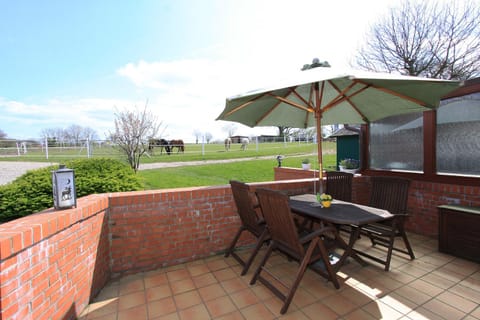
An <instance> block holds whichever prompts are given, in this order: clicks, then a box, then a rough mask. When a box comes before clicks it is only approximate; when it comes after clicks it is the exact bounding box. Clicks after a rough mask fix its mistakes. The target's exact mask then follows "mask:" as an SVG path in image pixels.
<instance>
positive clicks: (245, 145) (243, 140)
mask: <svg viewBox="0 0 480 320" xmlns="http://www.w3.org/2000/svg"><path fill="white" fill-rule="evenodd" d="M240 143H241V144H242V145H241V146H240V149H242V150H243V151H245V150H247V146H248V144H249V143H250V140H248V138H242V140H240Z"/></svg>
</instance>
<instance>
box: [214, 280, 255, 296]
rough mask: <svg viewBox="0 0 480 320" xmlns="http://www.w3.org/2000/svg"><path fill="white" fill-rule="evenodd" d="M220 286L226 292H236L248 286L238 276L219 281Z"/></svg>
mask: <svg viewBox="0 0 480 320" xmlns="http://www.w3.org/2000/svg"><path fill="white" fill-rule="evenodd" d="M220 284H221V286H222V287H223V289H225V291H226V292H227V293H230V294H231V293H233V292H237V291H240V290H243V289H246V288H248V286H247V285H246V284H245V283H244V282H243V281H242V280H240V279H239V278H233V279H229V280H225V281H222V282H220Z"/></svg>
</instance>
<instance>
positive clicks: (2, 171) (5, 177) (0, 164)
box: [0, 156, 275, 185]
mask: <svg viewBox="0 0 480 320" xmlns="http://www.w3.org/2000/svg"><path fill="white" fill-rule="evenodd" d="M254 159H272V160H274V159H275V157H273V156H267V157H257V158H239V159H225V160H208V161H207V160H203V161H186V162H185V161H184V162H158V163H146V164H141V165H140V167H139V170H149V169H158V168H174V167H181V166H198V165H202V164H213V163H228V162H236V161H247V160H254ZM56 164H57V163H53V162H17V161H12V162H8V161H0V185H3V184H7V183H9V182H11V181H13V180H15V179H16V178H17V177H19V176H21V175H23V174H24V173H26V172H27V171H28V170H33V169H39V168H44V167H48V166H52V165H56Z"/></svg>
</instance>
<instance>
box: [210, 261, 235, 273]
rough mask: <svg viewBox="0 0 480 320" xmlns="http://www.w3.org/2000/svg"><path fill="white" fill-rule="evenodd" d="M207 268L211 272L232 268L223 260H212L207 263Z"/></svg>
mask: <svg viewBox="0 0 480 320" xmlns="http://www.w3.org/2000/svg"><path fill="white" fill-rule="evenodd" d="M207 267H208V269H210V271H217V270H220V269H225V268H229V267H230V266H229V265H228V264H227V263H226V262H225V260H223V259H218V260H212V261H208V262H207Z"/></svg>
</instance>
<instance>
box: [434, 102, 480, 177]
mask: <svg viewBox="0 0 480 320" xmlns="http://www.w3.org/2000/svg"><path fill="white" fill-rule="evenodd" d="M437 171H438V173H453V174H455V173H456V174H465V175H480V93H474V94H470V95H467V96H462V97H457V98H451V99H448V100H443V101H442V103H441V105H440V108H439V109H438V111H437Z"/></svg>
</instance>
